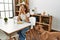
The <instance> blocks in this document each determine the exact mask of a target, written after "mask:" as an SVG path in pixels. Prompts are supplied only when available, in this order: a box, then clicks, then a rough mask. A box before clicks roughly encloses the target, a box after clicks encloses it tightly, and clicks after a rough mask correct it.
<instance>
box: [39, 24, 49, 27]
mask: <svg viewBox="0 0 60 40" xmlns="http://www.w3.org/2000/svg"><path fill="white" fill-rule="evenodd" d="M39 24H42V25H48V26H49V24H46V23H39Z"/></svg>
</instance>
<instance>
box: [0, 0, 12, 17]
mask: <svg viewBox="0 0 60 40" xmlns="http://www.w3.org/2000/svg"><path fill="white" fill-rule="evenodd" d="M12 2H13V1H12V0H0V17H1V18H4V17H8V18H9V17H13V9H12V5H13V3H12Z"/></svg>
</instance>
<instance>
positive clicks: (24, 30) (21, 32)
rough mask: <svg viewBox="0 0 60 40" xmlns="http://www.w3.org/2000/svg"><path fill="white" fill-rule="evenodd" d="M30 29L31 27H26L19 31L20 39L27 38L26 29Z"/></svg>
mask: <svg viewBox="0 0 60 40" xmlns="http://www.w3.org/2000/svg"><path fill="white" fill-rule="evenodd" d="M27 30H29V28H28V27H27V28H24V29H22V30H21V31H19V32H18V34H19V40H25V38H26V31H27Z"/></svg>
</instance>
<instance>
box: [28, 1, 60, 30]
mask: <svg viewBox="0 0 60 40" xmlns="http://www.w3.org/2000/svg"><path fill="white" fill-rule="evenodd" d="M29 7H30V9H33V8H36V12H37V13H42V12H43V11H46V13H48V14H50V15H52V16H53V25H52V27H53V28H55V29H60V0H29Z"/></svg>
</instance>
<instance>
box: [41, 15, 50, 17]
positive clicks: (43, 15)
mask: <svg viewBox="0 0 60 40" xmlns="http://www.w3.org/2000/svg"><path fill="white" fill-rule="evenodd" d="M41 16H42V17H50V16H47V15H41Z"/></svg>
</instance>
